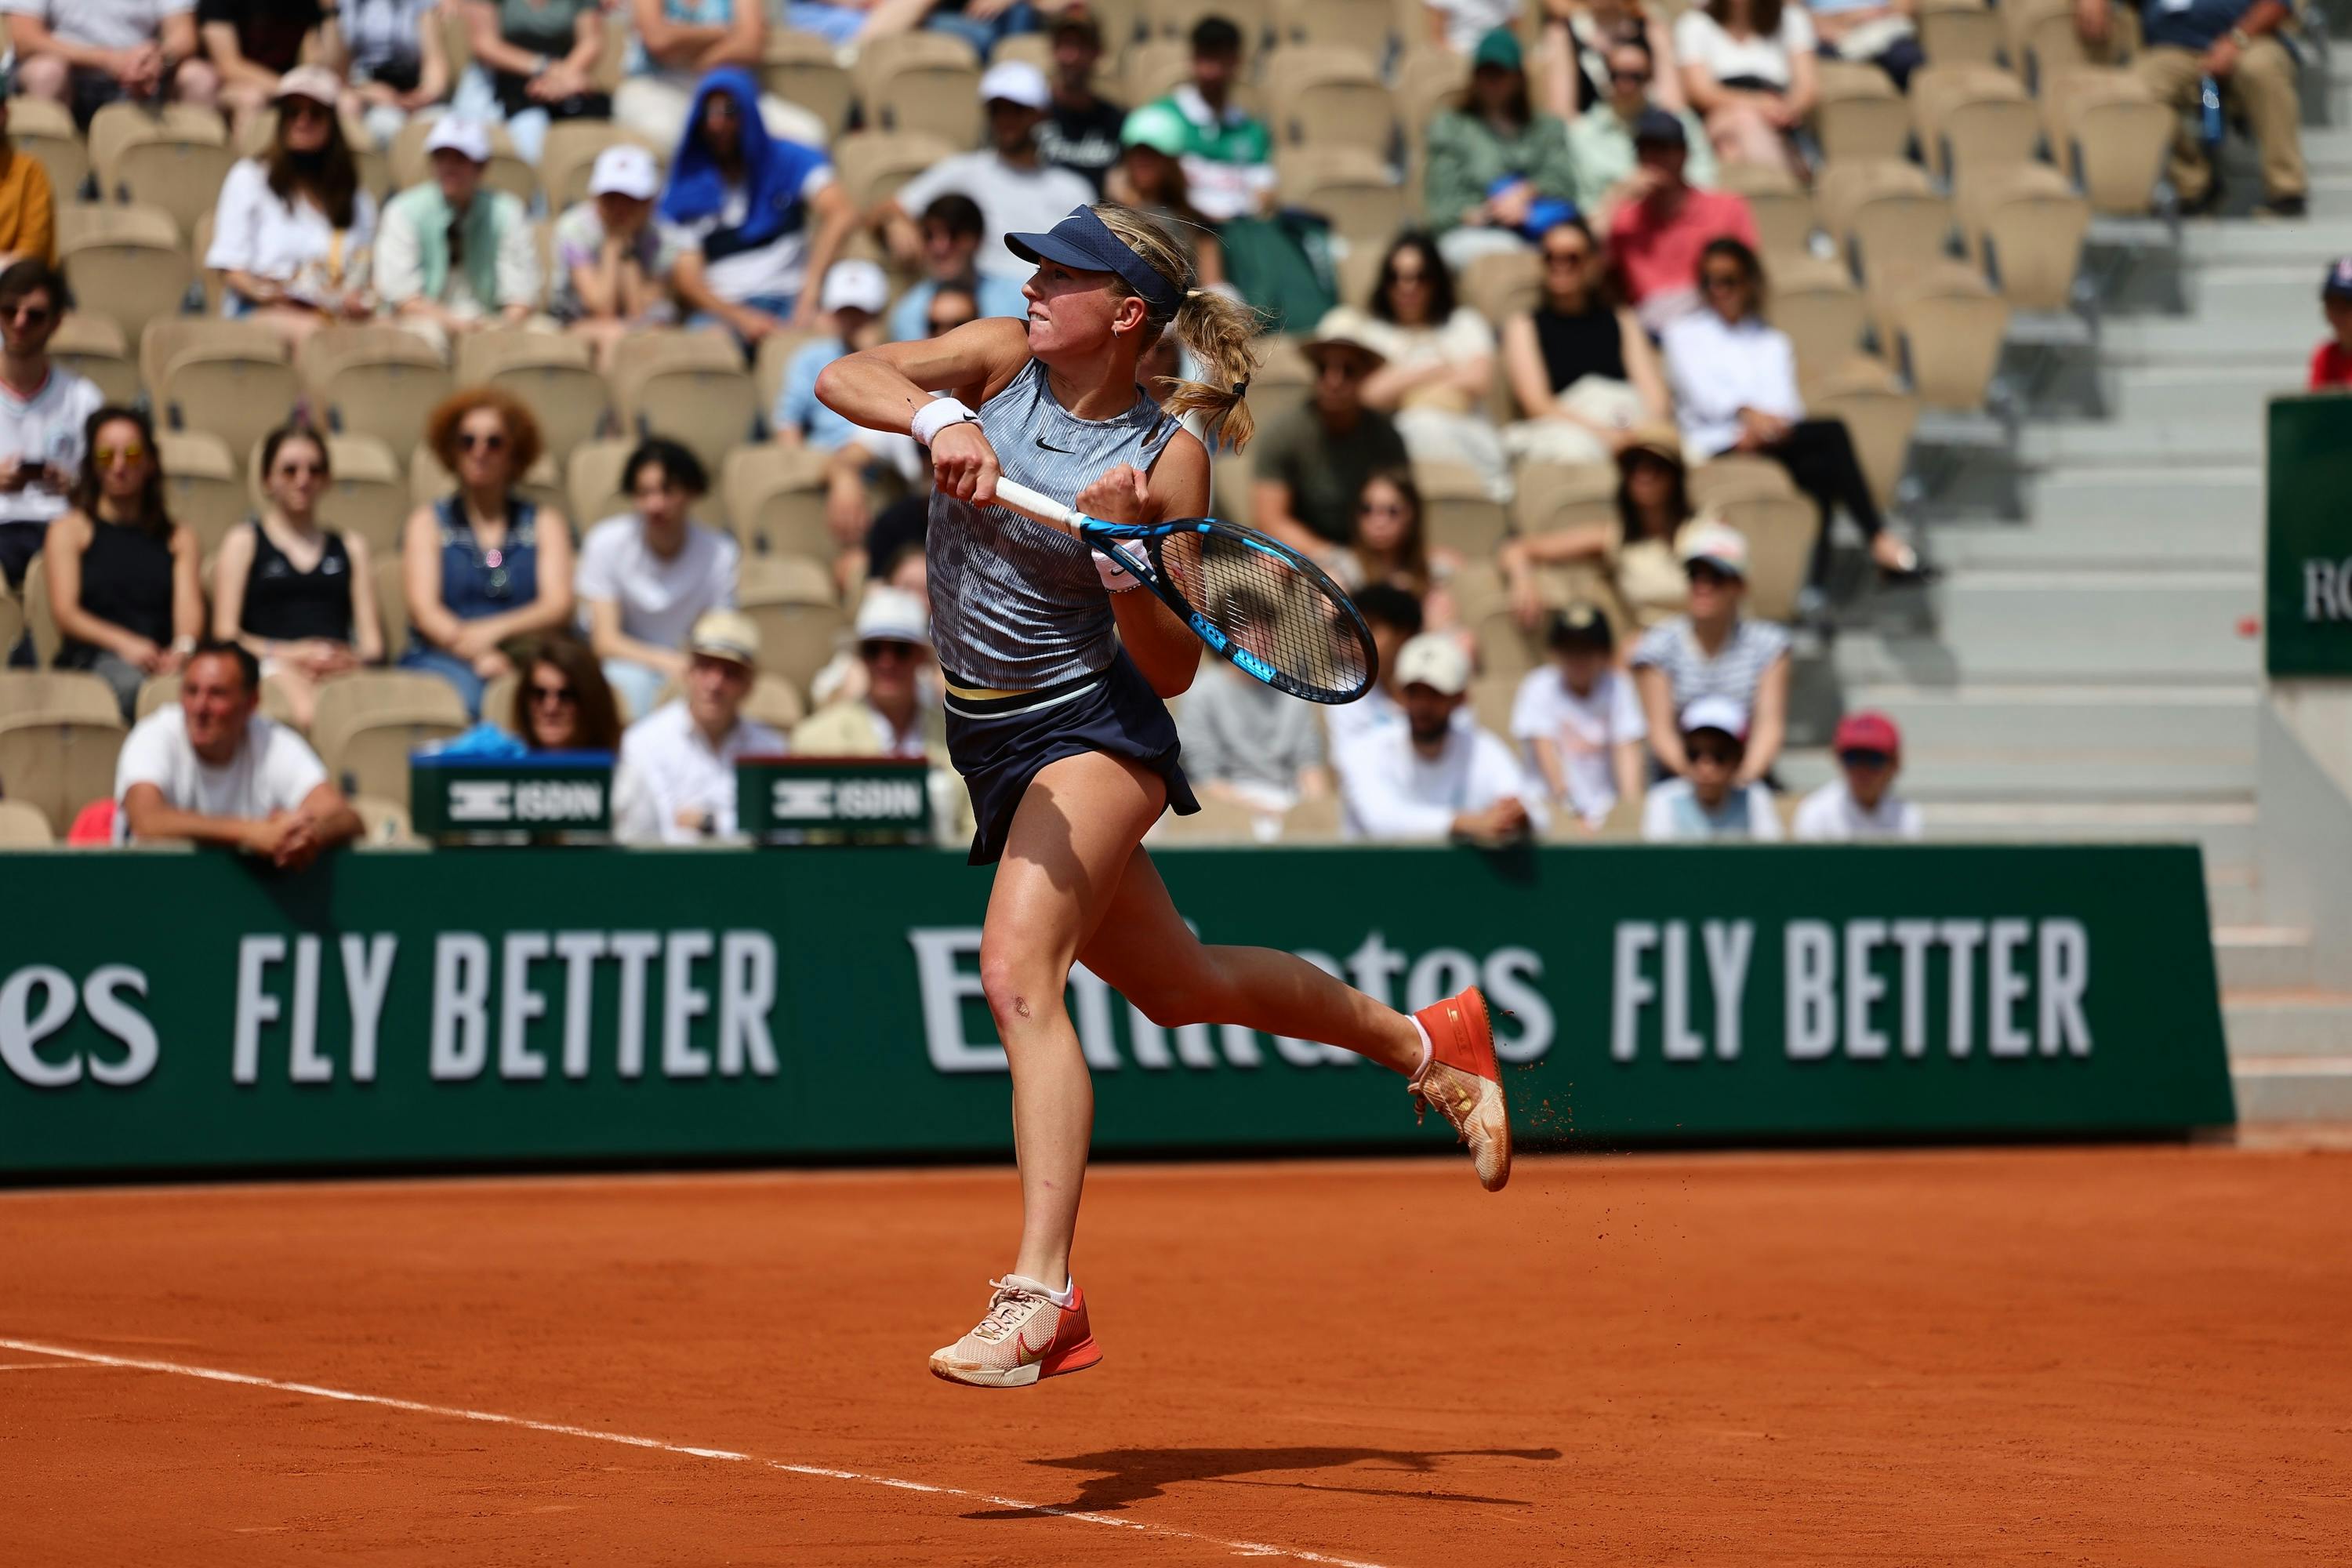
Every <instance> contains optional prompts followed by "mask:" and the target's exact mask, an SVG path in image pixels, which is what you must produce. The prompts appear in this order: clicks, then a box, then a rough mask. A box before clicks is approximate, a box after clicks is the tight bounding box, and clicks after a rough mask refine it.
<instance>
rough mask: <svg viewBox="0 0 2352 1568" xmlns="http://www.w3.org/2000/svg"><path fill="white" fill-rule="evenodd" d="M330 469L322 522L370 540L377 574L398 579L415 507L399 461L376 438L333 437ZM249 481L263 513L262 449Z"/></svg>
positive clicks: (250, 466) (249, 464) (249, 468)
mask: <svg viewBox="0 0 2352 1568" xmlns="http://www.w3.org/2000/svg"><path fill="white" fill-rule="evenodd" d="M327 466H328V467H329V468H332V469H333V470H334V475H333V477H332V479H330V480H329V482H328V486H327V492H326V494H325V495H324V496H323V497H321V498H320V501H319V515H320V518H321V519H323V520H324V521H325V522H326V525H327V526H328V527H330V528H339V529H341V530H342V531H344V532H346V533H351V534H356V535H358V536H359V537H360V538H362V539H364V540H366V541H367V542H368V547H369V549H370V550H371V551H373V559H374V563H375V567H376V570H377V571H379V572H384V571H390V572H393V573H394V574H397V573H398V571H399V558H400V538H401V529H402V528H403V527H404V525H405V524H406V523H407V521H408V514H409V512H410V510H413V505H414V503H413V502H412V500H410V497H409V483H408V475H407V474H406V473H405V472H404V470H403V469H402V468H401V464H400V459H398V458H395V457H394V456H393V454H392V448H391V447H387V446H385V445H384V444H383V442H382V441H379V440H377V439H376V438H375V437H373V436H330V437H327ZM245 482H246V493H247V495H248V496H250V497H251V498H252V501H253V505H254V508H255V510H259V509H260V507H261V504H262V501H263V500H264V498H265V497H266V495H267V493H268V492H267V489H266V488H265V487H264V485H263V483H262V472H261V448H260V447H259V446H256V447H254V449H253V454H252V456H251V457H249V458H247V459H246V474H245Z"/></svg>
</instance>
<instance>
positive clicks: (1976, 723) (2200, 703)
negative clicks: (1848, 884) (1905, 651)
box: [1844, 685, 2257, 759]
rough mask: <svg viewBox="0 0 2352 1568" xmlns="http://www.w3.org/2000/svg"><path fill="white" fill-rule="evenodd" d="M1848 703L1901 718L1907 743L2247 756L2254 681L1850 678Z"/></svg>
mask: <svg viewBox="0 0 2352 1568" xmlns="http://www.w3.org/2000/svg"><path fill="white" fill-rule="evenodd" d="M1844 695H1845V703H1846V706H1847V707H1848V708H1850V709H1851V708H1879V709H1884V710H1886V711H1887V712H1889V713H1892V714H1893V715H1894V716H1895V721H1896V722H1897V723H1899V724H1901V725H1902V727H1903V741H1904V745H1905V747H1906V749H1907V750H1909V751H1912V752H1921V751H1937V752H1945V751H1957V752H1967V751H1982V750H1989V749H1996V748H2001V747H2014V748H2017V749H2020V750H2026V749H2053V750H2054V749H2058V748H2062V747H2065V746H2070V745H2072V746H2084V747H2090V748H2095V749H2112V748H2118V747H2129V746H2137V745H2147V744H2148V743H2149V742H2151V740H2158V739H2160V741H2161V742H2162V744H2163V745H2165V746H2166V747H2169V748H2177V749H2179V750H2183V751H2191V752H2226V753H2228V754H2231V755H2233V756H2237V755H2242V756H2244V757H2246V758H2249V759H2251V758H2252V755H2253V751H2254V714H2255V708H2256V703H2257V696H2256V693H2255V691H2254V689H2253V688H2252V686H2251V685H2249V686H2245V687H2215V686H2199V685H2189V686H2171V687H2141V686H2112V685H2102V686H2073V687H2053V686H1963V687H1958V688H1940V689H1939V688H1927V687H1913V686H1885V685H1869V686H1852V687H1849V688H1847V689H1846V691H1845V694H1844Z"/></svg>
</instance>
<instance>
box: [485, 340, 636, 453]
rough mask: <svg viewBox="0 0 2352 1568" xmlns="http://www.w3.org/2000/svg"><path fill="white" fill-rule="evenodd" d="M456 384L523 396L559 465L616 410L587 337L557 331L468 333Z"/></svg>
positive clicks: (595, 432)
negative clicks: (492, 388)
mask: <svg viewBox="0 0 2352 1568" xmlns="http://www.w3.org/2000/svg"><path fill="white" fill-rule="evenodd" d="M457 384H458V385H460V386H478V385H483V384H488V385H490V386H494V387H497V388H498V389H499V391H501V392H508V393H511V394H513V395H515V396H516V397H518V398H520V399H521V400H522V403H523V405H524V406H526V407H528V408H529V409H530V412H531V416H532V417H533V418H535V419H537V420H538V421H539V430H540V435H541V437H543V438H544V439H545V441H546V443H547V449H548V450H549V451H550V452H552V453H553V454H554V455H555V459H556V461H557V462H559V463H561V462H562V460H563V459H564V458H567V457H569V456H571V454H572V447H577V446H578V445H580V443H581V442H583V441H588V440H593V439H594V438H595V437H597V436H599V435H601V434H603V432H604V422H605V419H606V417H607V416H608V415H609V413H610V408H611V397H610V395H609V393H608V390H607V388H606V386H605V384H604V377H603V376H602V375H599V374H597V373H596V368H595V364H594V354H593V351H592V350H591V349H590V347H589V344H588V340H587V339H585V338H579V337H572V336H570V335H567V334H561V333H556V332H530V331H488V332H474V333H471V334H469V335H467V337H466V338H465V339H464V340H463V341H461V342H459V343H458V345H457Z"/></svg>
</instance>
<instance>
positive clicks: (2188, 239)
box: [2180, 214, 2352, 313]
mask: <svg viewBox="0 0 2352 1568" xmlns="http://www.w3.org/2000/svg"><path fill="white" fill-rule="evenodd" d="M2347 249H2352V215H2344V214H2322V215H2320V216H2317V217H2314V218H2309V219H2306V220H2305V221H2304V222H2302V223H2261V222H2249V221H2246V220H2243V219H2239V220H2234V221H2225V222H2221V223H2207V222H2189V223H2184V224H2182V225H2181V226H2180V258H2181V260H2182V261H2183V262H2185V263H2187V264H2188V266H2189V270H2190V271H2191V272H2192V273H2195V272H2200V271H2202V270H2204V269H2205V268H2208V267H2216V266H2219V267H2241V266H2246V265H2249V264H2252V265H2278V266H2286V267H2300V268H2304V269H2305V270H2306V271H2308V272H2309V273H2310V274H2311V277H2310V279H2308V282H2307V292H2306V296H2305V297H2306V298H2307V299H2308V300H2310V302H2311V304H2312V307H2313V310H2314V312H2315V313H2316V311H2317V309H2318V300H2317V295H2318V293H2319V275H2320V272H2321V270H2322V269H2323V268H2326V266H2327V264H2328V263H2329V262H2331V261H2333V260H2335V259H2336V258H2337V257H2339V256H2342V255H2344V254H2346V252H2347Z"/></svg>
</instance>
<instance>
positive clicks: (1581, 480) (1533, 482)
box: [1511, 463, 1617, 533]
mask: <svg viewBox="0 0 2352 1568" xmlns="http://www.w3.org/2000/svg"><path fill="white" fill-rule="evenodd" d="M1517 481H1518V488H1517V494H1516V495H1514V496H1513V497H1512V498H1511V521H1513V522H1514V523H1515V524H1516V525H1517V528H1518V531H1520V532H1521V533H1549V532H1552V531H1555V530H1558V529H1562V528H1576V527H1580V526H1581V525H1583V524H1585V523H1590V522H1614V521H1617V466H1616V465H1615V464H1613V463H1526V464H1522V465H1521V466H1520V468H1519V470H1518V473H1517Z"/></svg>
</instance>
